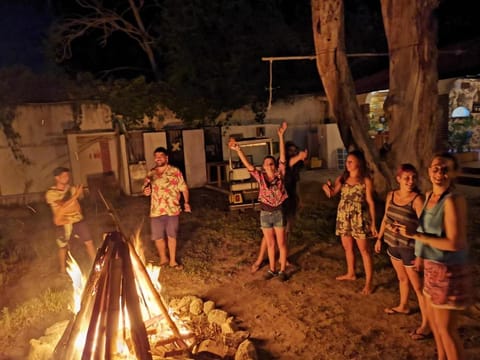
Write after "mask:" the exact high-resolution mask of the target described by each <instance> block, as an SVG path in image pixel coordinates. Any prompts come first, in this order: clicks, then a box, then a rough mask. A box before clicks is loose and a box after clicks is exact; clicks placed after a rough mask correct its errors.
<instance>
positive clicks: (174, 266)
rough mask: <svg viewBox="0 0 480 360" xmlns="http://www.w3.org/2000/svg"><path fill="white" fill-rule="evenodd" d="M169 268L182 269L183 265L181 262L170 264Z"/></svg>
mask: <svg viewBox="0 0 480 360" xmlns="http://www.w3.org/2000/svg"><path fill="white" fill-rule="evenodd" d="M170 269H174V270H179V271H180V270H183V265H182V264H177V265H170Z"/></svg>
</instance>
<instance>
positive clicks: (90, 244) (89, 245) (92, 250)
mask: <svg viewBox="0 0 480 360" xmlns="http://www.w3.org/2000/svg"><path fill="white" fill-rule="evenodd" d="M84 243H85V248H86V249H87V253H88V256H89V257H90V260H92V261H94V260H95V257H96V255H97V249H95V245H94V244H93V240H88V241H85V242H84Z"/></svg>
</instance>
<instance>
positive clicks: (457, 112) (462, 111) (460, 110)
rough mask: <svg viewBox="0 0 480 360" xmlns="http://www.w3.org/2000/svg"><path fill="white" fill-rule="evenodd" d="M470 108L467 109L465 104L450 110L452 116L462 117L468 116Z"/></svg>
mask: <svg viewBox="0 0 480 360" xmlns="http://www.w3.org/2000/svg"><path fill="white" fill-rule="evenodd" d="M469 116H470V110H468V109H467V108H466V107H465V106H459V107H457V108H455V109H454V110H453V111H452V116H451V117H452V118H463V117H469Z"/></svg>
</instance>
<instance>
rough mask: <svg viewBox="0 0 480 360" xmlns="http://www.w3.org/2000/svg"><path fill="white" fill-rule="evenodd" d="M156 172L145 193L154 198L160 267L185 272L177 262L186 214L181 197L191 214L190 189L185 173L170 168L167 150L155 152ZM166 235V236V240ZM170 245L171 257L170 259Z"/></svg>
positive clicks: (152, 214)
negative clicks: (182, 215) (180, 228)
mask: <svg viewBox="0 0 480 360" xmlns="http://www.w3.org/2000/svg"><path fill="white" fill-rule="evenodd" d="M153 155H154V160H155V168H153V169H152V171H151V172H150V174H149V176H148V177H147V178H146V179H145V183H144V188H143V193H144V195H146V196H150V197H151V201H150V225H151V233H152V237H151V238H152V240H153V241H155V246H156V247H157V250H158V254H159V255H160V265H167V264H168V265H170V267H171V268H174V269H177V270H182V269H183V266H182V265H180V264H179V263H178V262H177V260H176V251H177V234H178V220H179V219H178V218H179V215H180V212H181V211H182V209H181V207H180V197H181V195H183V200H184V209H185V212H191V209H190V204H189V203H188V201H189V193H188V186H187V184H186V183H185V180H184V179H183V175H182V172H181V171H180V170H179V169H178V168H176V167H175V166H172V165H169V164H168V154H167V150H166V149H165V148H163V147H159V148H156V149H155V151H154V152H153ZM165 235H166V236H165ZM167 245H168V254H169V256H167Z"/></svg>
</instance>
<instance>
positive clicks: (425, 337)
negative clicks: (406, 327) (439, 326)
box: [410, 329, 433, 341]
mask: <svg viewBox="0 0 480 360" xmlns="http://www.w3.org/2000/svg"><path fill="white" fill-rule="evenodd" d="M410 338H411V339H412V340H415V341H420V340H428V339H431V338H433V334H432V333H431V332H430V334H422V333H419V332H417V329H415V330H413V331H412V332H411V333H410Z"/></svg>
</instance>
